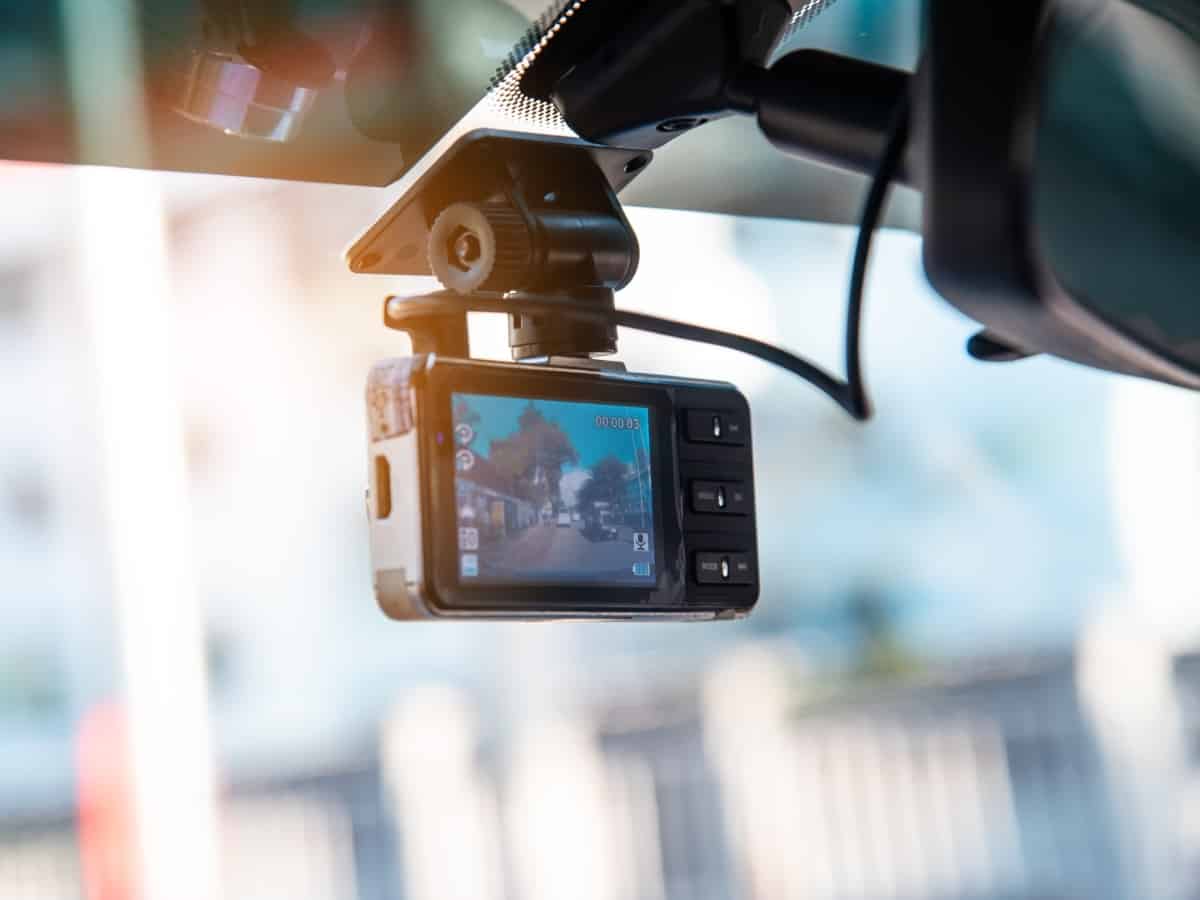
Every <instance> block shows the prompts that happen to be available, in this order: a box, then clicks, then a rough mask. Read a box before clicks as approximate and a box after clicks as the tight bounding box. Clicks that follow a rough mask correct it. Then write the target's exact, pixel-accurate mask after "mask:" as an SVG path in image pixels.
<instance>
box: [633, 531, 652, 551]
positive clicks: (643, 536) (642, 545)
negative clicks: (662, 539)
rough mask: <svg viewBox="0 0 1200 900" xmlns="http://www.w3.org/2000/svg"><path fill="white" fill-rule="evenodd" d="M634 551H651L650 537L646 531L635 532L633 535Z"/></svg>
mask: <svg viewBox="0 0 1200 900" xmlns="http://www.w3.org/2000/svg"><path fill="white" fill-rule="evenodd" d="M633 549H634V550H635V551H636V552H638V553H645V552H647V551H648V550H649V549H650V535H649V534H647V533H646V532H645V531H635V532H634V533H633Z"/></svg>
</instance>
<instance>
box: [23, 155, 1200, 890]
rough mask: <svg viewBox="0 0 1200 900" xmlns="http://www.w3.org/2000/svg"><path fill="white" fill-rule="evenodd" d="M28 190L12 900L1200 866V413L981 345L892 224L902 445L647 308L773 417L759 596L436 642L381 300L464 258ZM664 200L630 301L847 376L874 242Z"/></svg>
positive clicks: (888, 424)
mask: <svg viewBox="0 0 1200 900" xmlns="http://www.w3.org/2000/svg"><path fill="white" fill-rule="evenodd" d="M0 191H2V193H3V195H4V197H5V198H6V202H5V203H4V204H2V205H0V235H2V238H3V239H2V240H0V371H2V372H3V375H2V376H0V421H2V422H3V426H2V427H0V571H3V573H4V588H3V601H2V602H0V759H2V760H3V765H0V896H4V897H14V898H16V897H19V898H67V897H80V896H86V897H89V898H95V897H127V896H133V894H132V893H131V892H132V891H133V888H132V887H131V886H132V885H135V884H143V885H145V884H149V885H150V888H147V889H146V890H147V893H146V895H147V896H156V897H158V896H161V897H171V898H178V897H213V896H225V897H255V898H266V897H281V898H282V897H286V898H289V900H294V898H307V897H312V898H317V897H321V898H328V897H337V898H347V900H377V898H378V900H382V898H394V897H412V898H558V897H588V898H592V897H594V898H598V900H621V898H633V897H647V898H672V900H676V898H678V900H684V898H687V900H690V898H718V897H720V898H723V897H762V898H785V897H796V896H806V897H829V898H834V897H919V898H926V897H927V898H936V897H948V896H954V897H963V896H973V897H997V898H999V897H1009V898H1012V897H1028V898H1035V897H1051V896H1080V897H1135V896H1136V897H1165V896H1175V893H1174V891H1176V890H1182V889H1183V888H1184V887H1186V888H1187V889H1188V890H1191V888H1193V887H1196V885H1195V884H1193V882H1192V881H1191V880H1190V879H1191V878H1192V875H1191V873H1192V872H1193V871H1194V866H1191V865H1190V864H1188V865H1184V862H1183V861H1184V860H1188V859H1193V858H1194V854H1195V853H1196V850H1197V847H1198V845H1197V844H1196V841H1195V828H1194V827H1193V824H1194V823H1192V822H1191V819H1190V818H1189V815H1190V814H1189V812H1188V807H1187V806H1186V800H1187V798H1188V797H1189V796H1190V793H1191V789H1192V787H1193V786H1194V785H1193V784H1192V781H1191V779H1192V777H1193V773H1192V770H1191V768H1190V765H1191V759H1190V753H1191V750H1190V748H1191V746H1192V740H1191V738H1192V734H1193V729H1194V724H1193V721H1192V719H1191V716H1192V715H1194V714H1195V710H1196V708H1197V706H1196V696H1198V695H1197V694H1196V689H1197V685H1198V684H1200V681H1198V680H1197V678H1198V675H1200V668H1198V666H1197V665H1196V658H1195V657H1193V656H1192V655H1191V654H1190V653H1189V652H1188V650H1187V641H1188V640H1189V639H1190V637H1191V636H1192V635H1193V634H1194V624H1195V618H1194V616H1193V615H1191V614H1190V613H1189V609H1188V604H1187V603H1186V602H1184V601H1185V598H1184V597H1183V593H1184V592H1186V591H1188V590H1190V588H1188V587H1187V585H1189V584H1190V581H1191V579H1190V578H1189V573H1190V566H1188V562H1190V559H1191V557H1192V555H1193V552H1194V550H1193V547H1192V544H1193V543H1194V535H1195V534H1196V533H1197V529H1196V525H1197V511H1198V508H1197V504H1196V497H1197V492H1196V488H1198V487H1200V479H1198V477H1197V467H1196V463H1195V457H1196V446H1197V430H1198V426H1200V419H1198V418H1197V415H1196V406H1195V402H1194V400H1193V399H1192V398H1191V397H1190V396H1189V395H1185V394H1182V393H1179V392H1176V391H1173V390H1171V389H1169V388H1165V387H1161V386H1153V385H1148V384H1143V383H1139V382H1135V381H1129V380H1117V379H1113V378H1110V377H1107V376H1105V375H1102V374H1099V373H1092V372H1088V371H1085V370H1083V369H1081V368H1078V367H1075V366H1071V365H1068V364H1064V363H1059V362H1053V361H1049V360H1040V359H1034V360H1031V361H1028V362H1023V363H1020V364H1017V365H1014V366H1012V367H1005V368H999V367H990V366H987V365H982V364H978V363H974V362H971V361H969V360H968V358H967V357H966V356H965V354H964V353H963V351H962V347H963V343H964V341H965V339H966V338H967V337H968V336H969V335H970V333H971V331H972V328H971V324H970V323H969V322H967V321H966V320H965V319H963V318H961V317H959V316H958V315H957V314H956V313H954V312H953V311H951V310H950V309H949V307H947V306H946V305H945V304H943V303H941V302H940V301H938V300H937V299H936V298H935V297H934V295H933V293H932V292H931V290H930V288H929V286H928V285H927V283H926V282H925V279H924V276H923V275H922V272H921V265H920V248H919V242H918V239H917V238H916V237H915V236H912V235H910V234H907V233H902V232H895V231H885V232H883V233H881V234H880V235H879V237H878V240H877V242H876V253H875V256H874V257H873V259H872V263H871V271H870V279H869V285H868V315H867V323H866V336H867V346H866V360H867V366H868V371H869V375H870V381H871V384H872V388H873V393H874V399H875V403H876V406H877V408H878V410H879V413H878V418H877V419H876V420H875V421H874V422H872V423H871V424H870V425H868V426H866V427H861V426H858V425H855V424H853V423H851V422H850V421H849V420H847V419H846V418H845V417H844V415H843V414H842V413H841V412H840V411H839V410H837V409H836V408H834V407H833V406H832V405H831V404H830V403H829V402H828V400H827V399H825V398H824V397H822V396H820V395H818V394H817V393H816V392H814V391H812V390H811V389H809V388H808V387H806V386H805V385H804V384H802V383H800V382H798V381H796V380H795V379H792V378H790V377H789V376H786V375H784V374H781V373H778V372H776V371H774V370H772V369H770V368H768V367H766V366H765V365H763V364H760V363H758V362H755V361H753V360H749V359H747V358H744V357H740V356H737V355H736V354H732V353H729V352H725V351H721V350H716V349H709V348H706V347H702V346H698V345H692V344H686V343H680V342H674V341H669V340H666V339H662V338H656V337H652V336H647V335H640V334H633V333H627V332H622V334H621V340H620V357H621V359H623V360H624V361H625V362H626V363H627V364H628V366H629V368H630V370H631V371H646V372H661V373H669V374H675V375H690V376H698V377H705V378H723V379H727V380H729V381H731V382H733V383H734V384H736V385H738V386H739V387H740V388H741V389H742V390H743V392H744V393H745V394H746V396H747V397H748V399H749V401H750V404H751V409H752V411H753V416H754V440H755V466H756V483H757V484H758V486H759V487H758V492H759V528H758V535H759V538H758V540H759V553H760V557H761V563H760V566H761V582H762V595H761V599H760V600H759V603H758V607H757V609H756V611H755V612H754V614H753V616H751V617H750V618H749V619H747V620H745V621H742V622H736V623H713V624H707V625H680V624H671V625H666V624H663V625H655V624H608V625H598V624H591V625H583V624H578V625H572V624H555V625H533V624H514V625H480V624H471V625H455V624H449V623H443V624H432V625H428V624H427V625H417V624H400V623H395V622H389V621H388V620H386V619H385V618H383V616H382V615H381V614H380V613H379V611H378V609H376V608H375V606H374V603H373V600H372V590H371V583H370V577H371V575H370V564H369V561H368V557H367V526H366V519H365V515H364V508H363V506H364V504H363V488H364V485H365V483H366V471H365V458H366V457H365V454H364V448H365V446H366V444H365V440H366V430H365V423H364V411H363V386H364V381H365V377H366V373H367V370H368V367H369V366H370V365H371V364H372V363H374V362H376V361H378V360H379V359H382V358H385V357H388V356H400V355H403V354H405V353H406V352H407V342H406V340H405V339H404V338H403V337H401V336H400V335H399V334H398V333H394V332H388V331H386V330H385V329H383V328H381V327H380V324H379V323H380V305H381V303H382V300H383V297H384V296H385V295H386V294H388V293H392V292H400V293H403V292H406V291H417V290H425V289H428V288H430V287H431V286H432V283H431V282H430V281H426V280H421V279H410V280H404V279H383V278H377V277H365V276H364V277H359V276H351V275H349V274H348V273H347V272H346V270H345V267H344V263H343V262H342V261H341V259H340V258H339V251H340V249H341V247H342V246H343V245H344V243H345V241H346V239H347V236H349V235H352V234H353V233H354V232H355V231H356V230H357V229H358V228H360V227H361V224H362V223H363V222H364V221H369V220H370V218H371V216H372V212H373V210H374V206H373V204H374V203H375V201H376V199H377V198H376V197H375V196H374V195H373V194H372V193H370V192H369V191H366V190H364V189H358V188H348V187H333V186H311V185H310V186H304V185H282V184H277V183H267V182H253V181H231V180H220V179H216V178H210V177H206V176H179V175H176V176H168V175H151V174H136V173H130V172H123V171H117V170H91V169H83V170H69V169H60V168H52V167H31V166H17V165H5V166H3V167H2V168H0ZM629 216H630V219H631V221H632V223H633V225H634V227H635V229H636V231H637V233H638V237H639V240H640V243H641V251H642V254H641V258H642V263H641V270H640V272H639V274H638V277H637V278H636V279H635V281H634V282H633V284H632V286H631V287H630V288H629V289H628V290H627V291H625V292H623V294H622V296H621V302H622V304H623V305H625V306H628V307H630V308H634V309H642V310H646V311H649V312H653V313H655V314H658V315H664V316H669V317H673V318H680V319H687V320H690V321H695V322H699V323H702V324H705V325H710V326H715V327H724V328H729V329H733V330H736V331H739V332H742V333H746V334H750V335H753V336H755V337H759V338H763V339H767V340H771V341H776V342H779V343H782V344H784V345H787V346H789V347H791V348H793V349H797V350H800V351H802V352H806V353H811V354H813V355H814V356H815V357H816V358H817V359H818V360H819V361H821V362H822V363H823V364H825V365H827V366H829V367H831V368H835V369H836V367H837V364H838V360H839V358H840V337H841V327H842V324H841V319H842V315H843V303H844V295H845V281H846V275H847V269H848V262H849V257H850V252H851V249H852V244H853V233H852V231H851V230H849V229H845V228H841V227H837V226H831V225H822V224H805V223H781V222H777V221H768V220H762V219H748V218H741V219H739V218H731V217H724V216H716V215H706V214H699V213H686V212H670V211H661V210H643V209H631V210H630V211H629ZM505 337H506V336H505V324H504V322H503V321H502V320H497V319H494V318H487V317H485V318H481V319H480V320H479V321H476V322H474V323H473V324H472V340H473V346H474V347H475V348H477V349H478V350H480V351H482V352H483V353H485V354H487V355H490V356H493V357H496V358H503V357H504V355H505V354H506V352H507V344H506V340H505ZM638 414H640V413H636V412H635V413H628V412H623V413H622V414H621V415H622V416H624V417H625V418H627V419H632V418H636V416H637V415H638ZM481 427H482V426H481ZM497 427H499V426H497ZM583 526H584V523H582V522H581V523H577V524H572V523H571V522H557V521H555V522H551V524H550V526H549V527H553V528H558V527H564V528H566V527H572V528H573V527H583ZM595 527H596V528H598V529H601V528H603V523H602V522H598V523H596V524H595ZM209 748H211V753H210V752H209ZM137 822H140V823H141V825H140V826H139V825H137V824H135V823H137ZM1189 854H1190V855H1189Z"/></svg>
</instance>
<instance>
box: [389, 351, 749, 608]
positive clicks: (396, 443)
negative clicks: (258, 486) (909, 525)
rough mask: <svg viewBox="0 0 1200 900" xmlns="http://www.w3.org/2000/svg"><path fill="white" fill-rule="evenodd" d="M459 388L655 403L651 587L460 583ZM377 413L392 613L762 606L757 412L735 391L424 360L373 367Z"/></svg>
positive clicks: (616, 374) (572, 371) (655, 379)
mask: <svg viewBox="0 0 1200 900" xmlns="http://www.w3.org/2000/svg"><path fill="white" fill-rule="evenodd" d="M455 393H469V394H483V395H492V396H496V397H514V398H531V399H537V400H548V401H567V402H575V403H582V404H616V405H628V406H636V407H644V408H646V409H647V410H648V411H649V421H650V425H649V431H650V433H649V446H650V454H649V464H650V466H651V472H652V476H651V485H652V494H653V504H652V506H653V517H654V527H653V531H652V536H653V537H652V539H653V543H654V547H653V551H654V552H653V559H654V572H653V580H652V583H650V584H647V585H645V586H642V585H613V584H604V585H598V584H596V583H595V582H594V581H590V580H589V579H588V578H586V577H584V578H581V579H580V580H579V581H578V582H577V583H570V582H564V581H563V580H561V578H560V579H558V580H555V581H554V582H553V583H522V582H520V580H514V581H513V582H512V583H503V582H502V581H500V582H498V581H496V580H490V581H488V582H487V583H482V584H481V583H478V582H477V581H475V580H474V579H467V578H466V577H464V576H463V575H462V573H461V572H460V570H459V563H460V536H459V533H458V528H459V525H460V524H461V523H460V522H459V519H458V516H459V510H458V502H457V497H456V493H455V483H456V482H455V479H456V467H455V455H456V440H455V432H454V423H453V420H452V403H451V395H452V394H455ZM368 415H369V420H370V433H371V443H370V454H371V459H370V461H369V464H370V472H371V486H370V489H369V491H368V506H369V515H370V522H371V538H372V539H371V546H372V557H373V569H374V582H375V592H376V597H377V600H378V602H379V605H380V607H381V608H382V609H383V611H384V612H385V613H386V614H387V615H388V616H389V617H391V618H394V619H428V618H433V619H438V618H458V619H463V618H466V619H690V620H695V619H725V618H739V617H742V616H745V615H747V614H748V613H749V612H750V611H751V610H752V609H753V607H754V604H755V602H756V600H757V598H758V590H759V589H758V564H757V547H756V530H755V514H754V470H753V447H752V443H751V430H750V408H749V405H748V404H747V402H746V399H745V398H744V397H743V396H742V394H741V393H739V392H738V390H737V389H736V388H734V387H733V386H732V385H729V384H724V383H720V382H707V381H697V380H688V379H678V378H664V377H660V376H645V375H633V374H627V373H625V372H622V371H612V370H600V371H589V370H584V369H578V368H569V367H568V368H562V367H555V366H545V365H529V364H522V365H517V364H509V363H499V362H481V361H477V360H468V359H452V358H444V357H439V356H437V355H436V354H425V355H418V356H415V357H411V358H407V359H404V360H395V361H389V362H385V363H380V364H379V365H377V366H376V367H375V368H374V369H373V370H372V373H371V376H370V380H369V384H368ZM414 473H415V474H416V477H415V478H414V477H413V474H414ZM718 486H719V487H720V489H721V495H720V496H721V500H720V505H721V508H718V505H717V493H716V491H717V487H718ZM541 527H543V528H545V527H547V526H546V523H544V522H543V523H542V524H541Z"/></svg>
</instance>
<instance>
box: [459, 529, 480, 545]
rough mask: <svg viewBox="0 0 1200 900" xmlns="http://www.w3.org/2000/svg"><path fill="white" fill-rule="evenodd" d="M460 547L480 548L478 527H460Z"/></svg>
mask: <svg viewBox="0 0 1200 900" xmlns="http://www.w3.org/2000/svg"><path fill="white" fill-rule="evenodd" d="M458 549H459V550H478V549H479V529H478V528H460V529H458Z"/></svg>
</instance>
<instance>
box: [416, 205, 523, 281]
mask: <svg viewBox="0 0 1200 900" xmlns="http://www.w3.org/2000/svg"><path fill="white" fill-rule="evenodd" d="M532 263H533V239H532V237H531V235H530V233H529V227H528V226H527V225H526V224H525V220H524V218H522V216H521V214H520V213H519V212H517V211H516V210H515V209H513V208H512V207H511V206H475V205H474V204H471V203H454V204H451V205H450V206H447V207H446V208H445V209H444V210H442V211H441V213H439V214H438V217H437V218H436V219H434V222H433V227H432V228H431V229H430V231H429V267H430V268H431V269H433V273H434V274H435V275H436V276H437V278H438V281H440V282H441V283H442V284H443V285H444V286H445V287H447V288H449V289H450V290H452V291H456V292H457V293H459V294H470V293H473V292H474V291H495V292H504V291H515V290H519V289H521V288H523V287H528V286H529V285H530V284H531V282H532V280H533V272H532V268H533V267H532Z"/></svg>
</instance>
